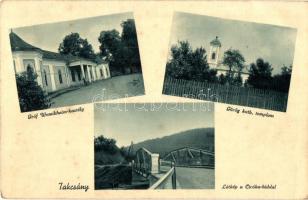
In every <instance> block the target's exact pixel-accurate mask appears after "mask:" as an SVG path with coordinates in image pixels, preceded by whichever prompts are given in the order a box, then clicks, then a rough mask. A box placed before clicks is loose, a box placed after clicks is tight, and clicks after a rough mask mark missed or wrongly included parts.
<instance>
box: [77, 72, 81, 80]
mask: <svg viewBox="0 0 308 200" xmlns="http://www.w3.org/2000/svg"><path fill="white" fill-rule="evenodd" d="M80 73H81V72H80V71H77V76H78V80H79V81H81V74H80Z"/></svg>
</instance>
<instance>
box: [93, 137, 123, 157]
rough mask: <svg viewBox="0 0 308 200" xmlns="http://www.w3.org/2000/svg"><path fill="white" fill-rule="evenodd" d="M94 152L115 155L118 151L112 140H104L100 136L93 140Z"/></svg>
mask: <svg viewBox="0 0 308 200" xmlns="http://www.w3.org/2000/svg"><path fill="white" fill-rule="evenodd" d="M94 151H95V152H98V151H107V152H109V153H110V154H115V153H116V152H117V151H118V147H117V146H116V141H115V140H114V139H112V138H110V139H109V138H105V137H104V136H102V135H101V136H99V137H97V138H95V139H94Z"/></svg>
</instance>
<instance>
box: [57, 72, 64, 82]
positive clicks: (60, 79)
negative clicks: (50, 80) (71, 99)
mask: <svg viewBox="0 0 308 200" xmlns="http://www.w3.org/2000/svg"><path fill="white" fill-rule="evenodd" d="M58 75H59V83H60V84H62V83H63V80H62V73H61V70H60V69H59V70H58Z"/></svg>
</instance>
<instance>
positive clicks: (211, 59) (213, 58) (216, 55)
mask: <svg viewBox="0 0 308 200" xmlns="http://www.w3.org/2000/svg"><path fill="white" fill-rule="evenodd" d="M221 46H222V45H221V42H220V41H219V39H218V37H216V38H215V39H214V40H212V41H211V42H210V49H209V54H208V57H207V62H208V64H209V66H210V68H212V69H216V70H217V76H220V75H221V74H223V75H226V74H227V72H228V71H229V67H228V66H226V65H224V64H222V62H223V52H222V51H221ZM233 72H234V73H238V71H235V70H233ZM240 74H241V77H242V80H243V84H244V83H245V81H246V80H247V79H248V76H249V70H248V66H246V65H245V66H244V68H243V69H242V71H241V72H240Z"/></svg>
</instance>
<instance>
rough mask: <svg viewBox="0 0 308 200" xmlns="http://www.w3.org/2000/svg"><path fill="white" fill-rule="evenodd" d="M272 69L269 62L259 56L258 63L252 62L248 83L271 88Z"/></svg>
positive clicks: (260, 87)
mask: <svg viewBox="0 0 308 200" xmlns="http://www.w3.org/2000/svg"><path fill="white" fill-rule="evenodd" d="M272 70H273V68H272V67H271V65H270V64H269V63H268V62H265V61H264V60H263V59H261V58H258V59H257V60H256V63H251V64H250V69H249V77H248V79H247V85H248V86H252V87H254V88H259V89H271V88H272Z"/></svg>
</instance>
